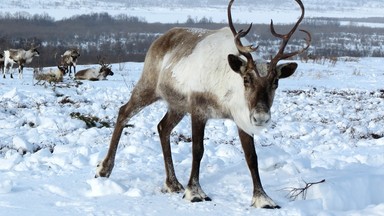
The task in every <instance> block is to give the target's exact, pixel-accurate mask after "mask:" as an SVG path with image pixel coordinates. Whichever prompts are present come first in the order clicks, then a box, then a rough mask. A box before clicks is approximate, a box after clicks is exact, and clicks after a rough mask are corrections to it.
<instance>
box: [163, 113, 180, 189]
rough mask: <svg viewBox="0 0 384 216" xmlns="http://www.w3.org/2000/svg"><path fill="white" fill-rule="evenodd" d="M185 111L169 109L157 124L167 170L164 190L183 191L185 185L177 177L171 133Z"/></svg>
mask: <svg viewBox="0 0 384 216" xmlns="http://www.w3.org/2000/svg"><path fill="white" fill-rule="evenodd" d="M184 115H185V114H184V113H179V112H176V111H174V110H172V109H168V112H167V113H166V114H165V116H164V117H163V119H162V120H161V121H160V123H159V124H158V125H157V130H158V131H159V136H160V142H161V147H162V149H163V156H164V165H165V172H166V180H165V184H164V188H163V189H162V192H164V193H167V192H168V193H172V192H182V191H184V187H183V186H182V185H181V184H180V182H179V181H178V180H177V178H176V174H175V169H174V167H173V161H172V151H171V146H170V134H171V132H172V130H173V128H175V126H176V125H177V124H178V123H179V122H180V121H181V119H183V117H184Z"/></svg>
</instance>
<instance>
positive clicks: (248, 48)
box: [227, 0, 259, 75]
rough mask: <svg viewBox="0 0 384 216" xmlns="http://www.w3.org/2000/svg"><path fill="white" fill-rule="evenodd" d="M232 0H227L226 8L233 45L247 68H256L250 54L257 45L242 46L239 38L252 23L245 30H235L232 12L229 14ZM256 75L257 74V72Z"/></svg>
mask: <svg viewBox="0 0 384 216" xmlns="http://www.w3.org/2000/svg"><path fill="white" fill-rule="evenodd" d="M233 2H234V0H230V1H229V4H228V9H227V14H228V25H229V28H230V29H231V31H232V34H233V36H235V39H234V41H235V45H236V47H237V50H238V51H239V53H240V54H241V55H243V56H244V57H245V58H246V59H247V67H248V68H256V67H255V64H254V61H253V58H252V55H251V52H254V51H256V50H257V48H258V47H259V46H257V47H253V46H252V45H249V46H244V45H243V44H242V43H241V40H240V39H241V38H242V37H245V36H246V35H247V34H248V33H249V31H250V30H251V28H252V23H251V24H250V25H249V27H248V29H247V30H246V31H244V30H243V29H241V30H240V31H239V32H237V31H236V29H235V27H234V25H233V22H232V14H231V8H232V4H233ZM257 75H259V74H258V73H257Z"/></svg>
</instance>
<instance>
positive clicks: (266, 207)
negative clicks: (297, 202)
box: [262, 205, 281, 209]
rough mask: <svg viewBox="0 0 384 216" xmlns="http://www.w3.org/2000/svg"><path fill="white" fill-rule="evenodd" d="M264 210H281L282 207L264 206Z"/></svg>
mask: <svg viewBox="0 0 384 216" xmlns="http://www.w3.org/2000/svg"><path fill="white" fill-rule="evenodd" d="M262 208H265V209H279V208H281V207H280V206H279V205H276V206H270V205H266V206H263V207H262Z"/></svg>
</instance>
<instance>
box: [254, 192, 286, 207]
mask: <svg viewBox="0 0 384 216" xmlns="http://www.w3.org/2000/svg"><path fill="white" fill-rule="evenodd" d="M251 206H252V207H255V208H265V209H279V208H280V206H278V205H276V203H275V202H274V201H273V200H272V199H271V198H269V197H268V196H267V195H266V194H265V193H263V194H261V195H259V196H257V197H255V196H254V197H253V198H252V205H251Z"/></svg>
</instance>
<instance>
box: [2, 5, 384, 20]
mask: <svg viewBox="0 0 384 216" xmlns="http://www.w3.org/2000/svg"><path fill="white" fill-rule="evenodd" d="M0 3H1V5H2V6H3V9H4V10H3V12H1V13H0V14H7V13H11V14H14V13H19V12H21V13H29V14H31V15H34V14H46V15H49V16H51V17H53V18H54V19H55V20H61V19H66V18H70V17H72V16H76V15H80V14H90V13H105V12H107V13H109V14H111V15H120V14H125V15H128V16H135V17H139V18H143V19H145V20H146V21H147V22H150V23H154V22H160V23H184V22H186V21H187V19H188V18H192V19H196V20H200V19H202V18H207V19H210V20H212V21H214V22H224V23H226V22H227V15H226V9H227V5H226V4H221V5H212V4H209V3H207V6H206V7H182V6H180V5H174V4H171V3H170V4H169V5H165V6H163V7H160V6H142V7H140V6H132V5H130V4H129V3H124V2H122V3H118V2H114V1H109V2H108V1H105V2H104V1H92V0H82V1H78V0H67V1H42V0H30V1H28V2H22V3H21V2H19V1H11V2H10V1H5V0H0ZM304 3H305V7H306V13H305V17H334V18H365V17H382V14H383V13H382V8H383V3H382V2H378V1H375V0H370V1H358V0H355V1H354V2H352V1H349V2H346V1H342V0H339V1H335V0H324V1H322V2H319V1H318V0H307V1H305V2H304ZM154 5H156V4H154ZM157 5H158V4H157ZM232 14H233V17H234V19H235V20H234V21H235V22H241V23H263V24H269V23H270V21H271V19H273V20H274V23H294V22H296V20H297V18H298V16H299V15H300V9H299V7H298V6H297V5H296V3H294V1H292V2H289V1H280V2H277V3H276V2H273V1H264V2H257V1H256V2H255V1H251V0H249V1H248V2H246V3H245V2H244V1H243V2H239V3H238V5H236V7H235V6H234V7H233V8H232ZM360 24H361V25H368V26H370V25H371V24H372V25H377V24H375V23H360ZM360 24H359V25H360Z"/></svg>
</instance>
